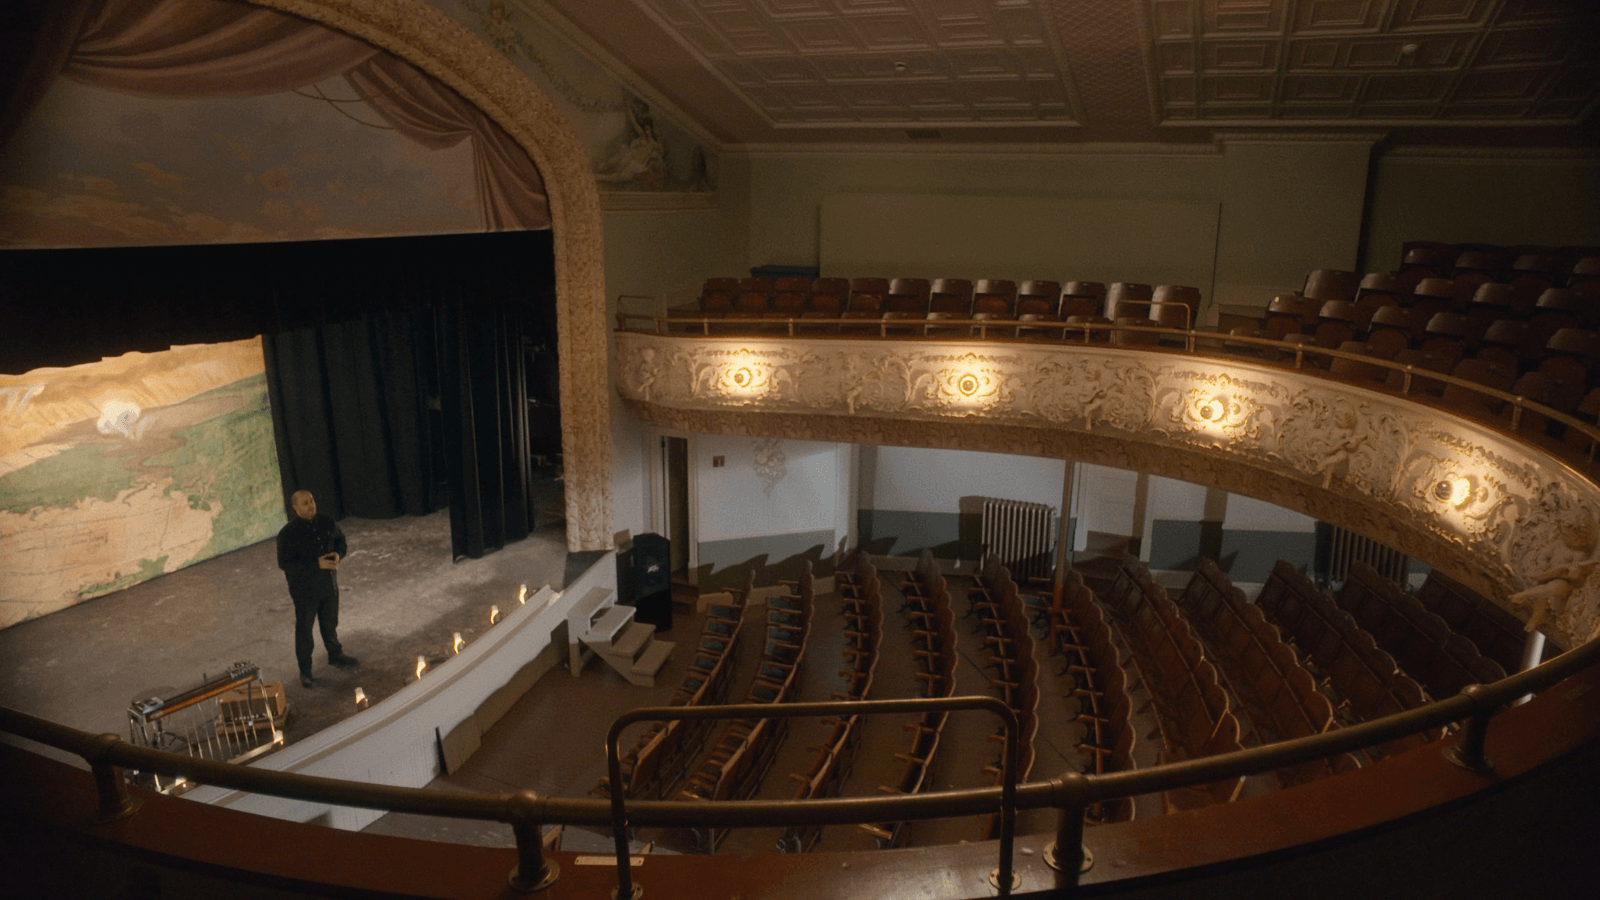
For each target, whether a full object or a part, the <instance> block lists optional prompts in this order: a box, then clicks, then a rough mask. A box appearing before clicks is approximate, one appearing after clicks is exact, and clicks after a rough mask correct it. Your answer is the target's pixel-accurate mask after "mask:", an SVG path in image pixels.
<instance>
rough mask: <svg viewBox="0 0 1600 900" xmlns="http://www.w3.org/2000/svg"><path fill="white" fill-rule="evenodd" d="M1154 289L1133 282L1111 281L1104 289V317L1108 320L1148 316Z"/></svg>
mask: <svg viewBox="0 0 1600 900" xmlns="http://www.w3.org/2000/svg"><path fill="white" fill-rule="evenodd" d="M1155 290H1156V289H1155V288H1154V287H1152V286H1150V285H1148V284H1140V283H1138V282H1134V281H1113V282H1112V283H1111V284H1109V285H1107V287H1106V295H1105V306H1104V308H1103V309H1104V312H1103V313H1102V315H1104V316H1105V317H1106V318H1108V319H1116V318H1117V317H1118V316H1146V317H1148V316H1149V315H1150V302H1151V299H1152V298H1153V297H1154V295H1155Z"/></svg>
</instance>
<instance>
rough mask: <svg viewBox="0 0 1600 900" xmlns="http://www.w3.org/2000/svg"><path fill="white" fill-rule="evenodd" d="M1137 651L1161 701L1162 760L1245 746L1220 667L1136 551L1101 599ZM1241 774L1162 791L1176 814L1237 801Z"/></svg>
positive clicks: (1136, 661) (1138, 663)
mask: <svg viewBox="0 0 1600 900" xmlns="http://www.w3.org/2000/svg"><path fill="white" fill-rule="evenodd" d="M1102 600H1103V601H1104V603H1105V605H1106V608H1107V609H1108V610H1109V611H1110V612H1111V615H1112V617H1113V619H1114V620H1115V622H1116V623H1117V625H1118V626H1119V631H1120V632H1121V635H1122V638H1123V641H1124V643H1125V644H1126V645H1127V646H1128V649H1129V652H1130V653H1131V654H1132V656H1133V665H1134V668H1135V669H1136V670H1137V671H1138V673H1139V677H1140V679H1141V680H1142V681H1143V682H1144V686H1145V690H1146V692H1147V693H1148V694H1149V695H1150V700H1151V702H1152V704H1153V705H1154V706H1155V710H1156V719H1157V721H1158V723H1159V725H1160V733H1161V738H1162V744H1163V750H1162V751H1161V753H1160V754H1159V757H1160V759H1161V761H1162V762H1163V763H1166V762H1177V761H1180V760H1184V759H1197V758H1200V757H1205V756H1213V755H1216V754H1218V753H1228V752H1232V751H1237V750H1242V749H1243V745H1242V744H1241V743H1240V742H1239V720H1238V718H1237V717H1236V716H1235V715H1234V712H1233V708H1232V703H1231V702H1230V701H1229V699H1228V694H1227V691H1225V690H1224V689H1223V688H1222V685H1221V683H1220V681H1219V679H1218V676H1217V669H1216V666H1215V665H1213V664H1212V662H1211V661H1210V660H1208V659H1206V656H1205V650H1204V648H1203V647H1202V646H1201V644H1200V640H1199V639H1198V638H1197V637H1195V635H1194V632H1193V630H1192V629H1191V628H1190V627H1189V624H1188V622H1186V621H1185V620H1184V618H1183V615H1182V614H1181V613H1180V612H1179V611H1178V608H1177V606H1176V605H1174V604H1173V603H1172V601H1171V599H1169V598H1168V597H1167V592H1166V589H1165V588H1163V587H1161V586H1160V585H1158V584H1156V583H1155V581H1154V580H1153V579H1152V578H1151V577H1150V572H1149V569H1148V568H1146V567H1145V566H1144V564H1143V563H1141V562H1140V561H1139V560H1138V559H1137V558H1136V557H1132V556H1129V557H1125V558H1124V559H1123V560H1122V561H1121V562H1120V563H1119V565H1118V567H1117V574H1116V577H1115V579H1114V580H1113V582H1112V584H1111V587H1110V588H1109V589H1108V590H1107V591H1106V593H1105V596H1104V597H1103V598H1102ZM1243 787H1244V779H1243V778H1229V779H1223V780H1221V781H1216V782H1211V783H1209V784H1203V785H1195V786H1193V787H1189V788H1183V789H1179V790H1174V791H1167V792H1166V793H1165V794H1164V795H1163V803H1164V805H1165V807H1166V810H1167V811H1168V812H1169V813H1170V812H1174V811H1180V810H1187V809H1195V808H1198V807H1201V806H1208V805H1211V804H1214V803H1230V802H1232V801H1234V800H1236V799H1238V796H1239V792H1240V791H1241V790H1242V789H1243Z"/></svg>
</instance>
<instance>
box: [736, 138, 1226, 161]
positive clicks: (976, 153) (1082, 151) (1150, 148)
mask: <svg viewBox="0 0 1600 900" xmlns="http://www.w3.org/2000/svg"><path fill="white" fill-rule="evenodd" d="M1221 154H1222V150H1221V148H1220V147H1219V146H1218V145H1217V144H1215V143H1201V142H1196V143H1190V144H1133V143H1129V144H1109V143H1066V142H1059V143H998V142H997V143H983V142H963V143H953V142H946V141H928V142H925V143H902V142H896V143H867V142H863V143H859V144H856V143H840V142H834V143H816V144H728V145H727V146H726V147H725V149H724V153H723V155H724V156H725V157H729V158H734V159H740V158H743V159H808V158H814V157H819V156H823V157H828V158H830V159H909V158H915V159H938V158H950V159H972V158H973V157H981V158H984V159H1023V160H1026V159H1044V160H1058V159H1063V158H1072V159H1167V158H1173V157H1181V158H1194V157H1214V156H1220V155H1221Z"/></svg>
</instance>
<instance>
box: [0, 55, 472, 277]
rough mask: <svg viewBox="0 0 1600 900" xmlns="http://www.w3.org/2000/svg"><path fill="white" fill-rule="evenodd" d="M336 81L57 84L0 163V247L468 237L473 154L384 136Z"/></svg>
mask: <svg viewBox="0 0 1600 900" xmlns="http://www.w3.org/2000/svg"><path fill="white" fill-rule="evenodd" d="M319 92H320V93H322V94H324V95H325V96H328V97H331V98H334V101H337V100H344V99H349V98H351V97H353V94H354V92H353V91H352V90H351V88H350V87H349V85H347V84H345V83H344V80H343V79H341V78H334V79H329V80H328V81H326V82H325V83H321V84H318V85H314V86H313V87H312V88H311V89H308V90H305V91H303V92H296V91H288V92H283V93H278V94H269V95H266V96H262V97H249V98H230V99H194V100H179V99H151V98H145V97H136V96H133V95H130V94H121V93H116V92H113V91H109V90H104V89H100V88H95V87H89V86H86V85H82V84H79V83H77V82H74V81H71V80H69V79H66V78H59V79H57V80H56V82H55V84H54V86H53V87H52V88H51V89H50V92H49V93H48V94H47V95H46V96H45V98H44V100H43V101H42V102H41V103H40V104H39V106H38V107H37V108H36V109H35V110H34V111H33V113H32V115H31V116H30V117H29V119H28V121H27V122H26V123H24V125H23V126H22V128H21V129H20V130H19V131H18V133H17V134H16V135H15V136H14V137H13V138H12V140H11V141H9V142H8V143H7V144H6V146H5V147H4V148H0V246H12V247H97V246H145V245H152V244H204V243H241V242H252V241H293V240H315V239H320V238H342V237H374V236H383V235H405V234H435V233H452V232H465V231H476V230H478V228H479V213H478V198H477V195H476V192H475V188H474V184H473V167H472V147H471V144H470V142H467V141H463V142H461V143H459V144H457V145H456V146H454V147H450V148H446V149H443V150H430V149H428V148H426V147H423V146H422V145H420V144H417V143H414V142H412V141H410V140H407V139H406V138H404V137H401V136H399V135H397V134H395V133H394V131H393V129H390V128H388V126H386V125H384V124H383V120H382V119H380V118H379V117H378V116H377V115H375V114H373V112H372V111H371V110H370V109H368V108H367V107H365V105H364V104H359V103H354V104H352V103H340V102H334V101H330V100H324V99H321V98H319V97H318V96H317V94H318V93H319Z"/></svg>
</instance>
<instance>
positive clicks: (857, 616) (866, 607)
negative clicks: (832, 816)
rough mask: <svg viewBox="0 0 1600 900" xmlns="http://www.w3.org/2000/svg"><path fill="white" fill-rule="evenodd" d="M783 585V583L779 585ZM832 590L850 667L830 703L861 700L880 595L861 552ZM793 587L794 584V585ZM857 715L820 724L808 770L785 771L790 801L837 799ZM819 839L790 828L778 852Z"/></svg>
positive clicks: (871, 669) (806, 828) (813, 832)
mask: <svg viewBox="0 0 1600 900" xmlns="http://www.w3.org/2000/svg"><path fill="white" fill-rule="evenodd" d="M810 574H811V564H810V563H809V562H807V563H806V574H805V577H806V578H809V577H810ZM785 584H788V582H785ZM834 586H835V589H836V590H837V591H838V594H839V600H840V605H841V611H842V612H843V614H844V619H845V626H844V635H845V649H844V658H845V661H846V662H848V663H849V664H850V668H848V669H845V670H843V671H841V672H840V673H839V676H840V677H841V678H843V679H845V682H846V684H847V685H848V687H847V688H846V689H845V690H844V691H838V692H834V693H833V695H832V697H833V699H835V700H865V699H867V698H868V696H869V695H870V693H871V691H872V679H873V676H874V674H876V672H877V670H878V658H879V656H880V650H881V649H882V647H883V595H882V590H881V588H880V586H879V583H878V570H877V569H876V568H874V567H873V565H872V563H871V561H870V560H869V559H868V558H867V554H865V553H857V554H856V555H855V558H854V560H853V561H852V562H851V563H849V564H848V565H846V566H841V567H840V568H839V569H838V570H837V571H835V573H834ZM796 587H799V585H796ZM860 719H861V716H860V715H851V716H832V717H829V718H826V719H824V720H823V722H824V724H826V725H829V726H830V731H829V733H828V737H827V738H826V739H825V740H823V742H822V743H821V744H820V745H818V746H816V747H811V748H809V749H811V750H813V751H814V752H815V753H816V756H815V757H814V758H813V760H812V762H811V766H810V767H809V768H808V769H807V770H806V771H805V772H804V773H800V772H790V773H789V778H790V780H792V781H795V782H798V786H797V787H796V788H795V792H794V799H796V800H814V799H820V798H824V797H837V796H839V792H840V789H841V788H842V787H843V786H844V780H845V778H846V777H848V776H849V773H850V768H851V765H852V763H853V761H854V760H855V754H856V748H857V747H858V746H859V745H860V743H861V723H860ZM821 837H822V826H820V825H791V826H789V827H788V828H787V829H785V830H784V833H783V837H782V838H780V839H779V841H778V849H779V850H780V851H782V852H785V853H804V852H806V851H807V850H810V849H811V848H812V847H813V846H815V845H816V843H817V841H818V839H820V838H821Z"/></svg>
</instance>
